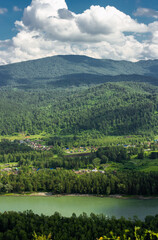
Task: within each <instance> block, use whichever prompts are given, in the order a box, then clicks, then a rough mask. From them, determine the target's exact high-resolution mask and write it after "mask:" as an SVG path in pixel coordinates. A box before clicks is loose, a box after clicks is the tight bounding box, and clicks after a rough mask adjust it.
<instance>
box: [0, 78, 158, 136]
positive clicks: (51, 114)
mask: <svg viewBox="0 0 158 240" xmlns="http://www.w3.org/2000/svg"><path fill="white" fill-rule="evenodd" d="M157 92H158V88H157V87H152V86H150V85H147V84H144V83H133V82H130V83H128V82H123V83H119V82H117V83H105V84H101V85H97V86H94V87H90V88H86V89H82V88H81V89H80V88H79V89H74V90H73V91H71V90H68V89H67V90H56V89H55V90H44V91H43V90H42V91H29V92H26V91H23V90H16V91H12V90H10V91H1V92H0V109H1V116H0V134H1V135H5V134H13V133H15V132H21V131H25V132H27V133H31V134H35V133H39V132H41V131H45V132H49V133H53V134H67V133H73V134H78V133H79V132H82V131H85V130H86V131H87V130H98V131H100V132H102V133H104V134H106V135H109V134H110V135H120V134H129V133H130V134H138V133H144V132H155V133H156V132H157V126H158V112H157V111H158V95H157Z"/></svg>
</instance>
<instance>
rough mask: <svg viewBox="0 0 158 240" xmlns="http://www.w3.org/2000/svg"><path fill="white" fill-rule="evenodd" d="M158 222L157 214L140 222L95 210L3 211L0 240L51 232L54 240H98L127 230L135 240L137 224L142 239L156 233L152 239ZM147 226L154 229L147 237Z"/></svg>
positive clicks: (19, 239) (29, 238)
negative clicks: (67, 212) (69, 213)
mask: <svg viewBox="0 0 158 240" xmlns="http://www.w3.org/2000/svg"><path fill="white" fill-rule="evenodd" d="M157 222H158V215H156V216H155V217H154V216H147V217H146V218H145V220H144V221H140V220H139V219H138V218H136V217H135V218H133V219H130V220H129V219H128V220H127V219H125V218H123V217H121V218H120V219H116V218H115V217H111V218H107V217H105V216H103V215H95V214H93V213H91V215H90V216H87V214H85V213H83V214H81V215H80V216H78V217H77V216H76V215H75V214H72V216H71V217H69V218H68V217H63V216H61V215H60V214H59V213H54V215H52V216H45V215H43V214H42V215H40V216H39V215H37V214H34V213H33V212H32V211H25V212H23V213H21V212H19V213H17V212H5V213H0V239H1V240H15V239H16V240H32V239H33V238H34V237H33V236H42V235H43V236H50V235H51V238H52V240H53V239H56V240H67V239H69V240H76V239H80V240H96V239H98V238H99V237H101V236H105V235H106V236H107V237H108V238H110V237H111V234H112V233H113V236H119V237H120V239H122V240H123V239H124V234H125V232H126V236H127V237H128V239H129V238H131V239H132V240H134V239H139V238H136V236H135V226H137V236H140V237H142V238H140V239H143V240H149V239H153V240H154V239H157V236H153V238H150V234H151V232H158V226H157ZM127 229H128V230H127ZM146 229H150V231H151V232H149V233H148V234H146V236H144V233H145V231H146ZM35 233H36V234H35ZM34 239H38V238H34ZM39 239H40V238H39ZM101 239H103V238H101ZM113 239H115V238H113Z"/></svg>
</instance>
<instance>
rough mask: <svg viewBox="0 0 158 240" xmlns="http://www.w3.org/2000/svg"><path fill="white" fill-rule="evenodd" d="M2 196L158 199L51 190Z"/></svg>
mask: <svg viewBox="0 0 158 240" xmlns="http://www.w3.org/2000/svg"><path fill="white" fill-rule="evenodd" d="M0 197H99V198H116V199H139V200H148V199H158V196H143V195H121V194H116V195H97V194H77V193H76V194H66V193H65V194H64V193H63V194H52V193H50V192H32V193H28V192H26V193H8V194H0Z"/></svg>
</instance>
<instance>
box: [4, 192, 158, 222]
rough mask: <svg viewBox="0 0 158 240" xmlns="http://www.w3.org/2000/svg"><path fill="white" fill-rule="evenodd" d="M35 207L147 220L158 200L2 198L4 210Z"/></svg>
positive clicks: (157, 207)
mask: <svg viewBox="0 0 158 240" xmlns="http://www.w3.org/2000/svg"><path fill="white" fill-rule="evenodd" d="M25 210H32V211H33V212H34V213H37V214H45V215H52V214H54V212H59V213H61V214H62V215H63V216H67V217H70V216H71V215H72V213H76V215H77V216H78V215H80V214H81V213H83V212H85V213H87V214H88V215H90V213H92V212H93V213H95V214H104V215H106V216H109V217H111V216H115V217H117V218H119V217H121V216H124V217H125V218H133V216H138V217H139V218H140V219H144V218H145V216H147V215H153V216H154V215H155V214H158V199H147V200H139V199H116V198H100V197H79V196H77V197H76V196H62V197H29V196H28V197H26V196H23V197H12V196H9V197H0V212H5V211H18V212H19V211H25Z"/></svg>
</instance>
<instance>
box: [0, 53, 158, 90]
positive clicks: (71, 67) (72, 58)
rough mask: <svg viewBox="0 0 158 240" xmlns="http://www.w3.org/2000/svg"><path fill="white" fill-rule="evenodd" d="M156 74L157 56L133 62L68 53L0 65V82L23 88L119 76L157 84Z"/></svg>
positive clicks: (93, 80) (84, 82)
mask: <svg viewBox="0 0 158 240" xmlns="http://www.w3.org/2000/svg"><path fill="white" fill-rule="evenodd" d="M125 75H128V77H127V76H125ZM116 76H117V78H116ZM118 76H119V79H118ZM142 76H143V77H142ZM149 76H150V78H149ZM155 78H158V60H147V61H139V62H135V63H133V62H128V61H113V60H104V59H94V58H89V57H86V56H77V55H66V56H54V57H49V58H43V59H38V60H33V61H27V62H21V63H15V64H10V65H5V66H0V86H1V87H2V86H11V85H12V86H14V87H20V88H23V89H24V88H37V87H38V88H40V87H41V88H42V87H46V86H49V87H64V86H72V85H82V84H91V83H92V84H97V83H104V82H109V81H110V82H111V81H118V80H119V81H131V80H132V81H133V80H134V81H145V82H152V83H154V84H156V85H157V81H156V80H155Z"/></svg>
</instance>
